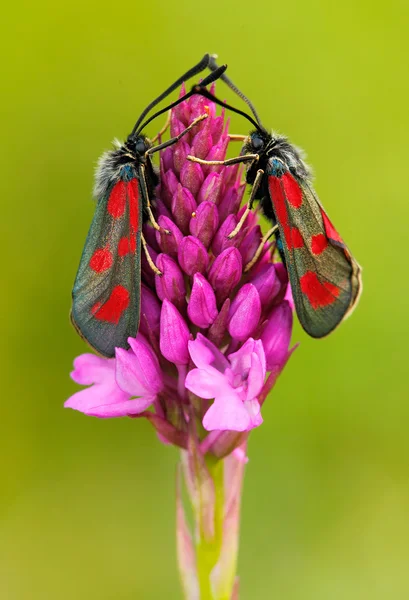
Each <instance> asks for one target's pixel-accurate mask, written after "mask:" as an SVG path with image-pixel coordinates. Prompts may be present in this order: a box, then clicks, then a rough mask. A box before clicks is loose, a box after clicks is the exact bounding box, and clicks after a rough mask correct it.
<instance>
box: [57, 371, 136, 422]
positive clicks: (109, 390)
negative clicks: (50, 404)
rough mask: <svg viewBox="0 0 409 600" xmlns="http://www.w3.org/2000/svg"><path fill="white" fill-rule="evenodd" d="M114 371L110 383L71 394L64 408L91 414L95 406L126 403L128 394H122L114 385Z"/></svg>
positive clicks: (96, 385)
mask: <svg viewBox="0 0 409 600" xmlns="http://www.w3.org/2000/svg"><path fill="white" fill-rule="evenodd" d="M114 376H115V374H114V371H111V381H110V382H106V383H104V384H95V385H92V386H91V387H88V388H86V389H85V390H81V391H79V392H77V393H75V394H73V395H72V396H71V397H70V398H68V400H67V401H66V402H65V403H64V406H65V408H73V409H74V410H79V411H80V412H83V413H85V414H91V412H90V411H92V409H93V408H94V407H95V406H102V405H111V404H116V403H118V402H123V401H127V400H128V399H129V394H127V393H126V392H123V391H122V390H121V389H120V388H119V387H118V386H117V384H116V383H115V378H114Z"/></svg>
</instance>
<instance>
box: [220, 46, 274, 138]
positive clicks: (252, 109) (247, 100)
mask: <svg viewBox="0 0 409 600" xmlns="http://www.w3.org/2000/svg"><path fill="white" fill-rule="evenodd" d="M216 58H217V56H216V54H211V55H210V57H209V65H208V67H209V69H210V70H211V71H216V69H218V66H217V64H216V60H215V59H216ZM221 79H222V80H223V81H224V82H225V83H226V84H227V85H228V86H229V88H230V89H231V90H233V92H235V93H236V94H237V95H238V96H240V98H241V99H242V100H244V102H245V103H246V104H247V106H248V107H249V108H250V110H251V112H252V113H253V115H254V117H255V119H256V121H257V123H258V125H259V127H260V128H261V129H263V130H264V127H263V125H262V123H261V121H260V117H259V116H258V114H257V111H256V109H255V108H254V106H253V103H252V102H251V101H250V100H249V99H248V98H247V96H245V95H244V94H243V92H241V91H240V90H239V88H238V87H236V86H235V85H234V83H233V82H232V81H231V80H230V79H229V78H228V77H227V76H226V75H222V76H221Z"/></svg>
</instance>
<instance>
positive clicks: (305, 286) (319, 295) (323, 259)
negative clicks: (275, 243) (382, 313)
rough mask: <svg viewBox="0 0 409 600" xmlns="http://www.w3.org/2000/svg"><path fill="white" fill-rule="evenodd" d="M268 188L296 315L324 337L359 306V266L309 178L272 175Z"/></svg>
mask: <svg viewBox="0 0 409 600" xmlns="http://www.w3.org/2000/svg"><path fill="white" fill-rule="evenodd" d="M269 191H270V197H271V201H272V204H273V208H274V212H275V215H276V217H277V223H278V227H279V231H280V236H281V239H282V241H283V250H284V256H285V260H286V263H287V269H288V275H289V279H290V283H291V288H292V292H293V297H294V303H295V307H296V311H297V315H298V318H299V320H300V322H301V325H302V326H303V328H304V329H305V331H306V332H307V333H308V334H309V335H311V336H312V337H316V338H320V337H323V336H325V335H327V334H328V333H330V332H331V331H332V330H333V329H335V327H337V325H339V323H341V321H342V320H343V319H344V318H345V317H346V316H347V315H348V314H349V313H350V312H351V311H352V310H353V308H354V307H355V305H356V303H357V301H358V298H359V294H360V291H361V277H360V272H361V270H360V267H359V265H358V263H357V262H356V261H355V259H354V258H353V257H352V255H351V253H350V251H349V250H348V248H347V246H346V245H345V244H344V242H343V240H342V239H341V237H340V236H339V234H338V233H337V231H336V230H335V228H334V227H333V225H332V223H331V222H330V220H329V218H328V216H327V215H326V213H325V211H324V209H323V208H322V206H321V204H320V202H319V200H318V198H317V195H316V193H315V192H314V190H313V189H312V188H311V187H310V186H309V184H308V183H307V182H306V181H304V180H299V179H298V178H296V177H294V176H293V175H292V174H291V173H289V172H286V173H284V175H282V176H281V177H274V176H269Z"/></svg>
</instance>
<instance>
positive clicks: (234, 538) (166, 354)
mask: <svg viewBox="0 0 409 600" xmlns="http://www.w3.org/2000/svg"><path fill="white" fill-rule="evenodd" d="M184 92H185V90H184V89H182V91H181V94H184ZM202 114H207V118H206V119H204V120H203V121H202V122H201V123H199V124H198V125H197V126H196V127H195V128H194V129H193V130H192V132H191V133H189V134H188V135H186V136H184V137H183V138H182V139H181V140H180V141H179V142H178V143H177V144H175V145H173V146H170V147H168V148H167V149H166V150H164V151H163V152H162V154H161V158H160V185H159V186H158V188H157V190H156V201H155V202H156V205H155V211H156V218H157V221H158V224H159V226H160V227H161V230H160V231H156V230H154V229H153V227H151V226H150V224H145V225H144V236H145V239H146V240H147V244H148V251H149V254H150V257H151V258H152V260H153V261H154V263H155V265H156V267H157V268H158V269H159V270H160V272H161V275H158V274H155V273H154V272H153V270H152V269H151V267H150V266H149V264H148V261H147V259H146V257H145V256H144V255H142V257H141V260H142V287H141V316H140V327H139V332H138V334H137V336H136V338H129V340H128V342H129V345H130V348H129V350H125V349H123V348H117V349H116V355H115V358H114V359H104V358H100V357H97V356H94V355H92V354H83V355H82V356H79V357H78V358H76V359H75V361H74V371H73V372H72V373H71V377H72V378H73V380H74V381H75V382H76V383H78V384H80V385H85V386H88V387H87V388H85V389H83V390H81V391H78V392H76V393H75V394H74V395H73V396H72V397H71V398H69V400H67V402H66V403H65V406H66V407H69V408H73V409H75V410H78V411H81V412H83V413H84V414H87V415H90V416H95V417H101V418H106V417H123V416H128V417H133V418H135V417H144V418H148V419H149V421H150V422H151V423H152V425H153V426H154V427H155V429H156V431H157V434H158V437H159V439H160V440H161V441H163V442H165V443H171V444H174V445H177V446H178V447H180V448H181V453H182V457H181V467H180V470H179V478H178V493H177V526H178V558H179V567H180V574H181V578H182V584H183V588H184V592H185V596H186V598H189V599H191V600H193V599H197V598H200V599H201V600H203V599H205V598H213V599H225V598H233V597H234V598H238V580H237V579H236V577H235V566H236V560H237V548H238V529H239V528H238V522H239V510H240V490H241V485H242V479H243V474H244V465H245V463H246V462H247V456H246V448H247V440H248V436H249V432H250V431H251V430H253V429H255V428H257V427H259V426H260V425H261V424H262V423H263V418H262V416H261V410H262V405H263V403H264V401H265V399H266V397H267V395H268V394H269V392H270V391H271V389H272V388H273V386H274V384H275V382H276V380H277V377H278V376H279V374H280V373H281V371H282V369H283V368H284V366H285V364H286V362H287V360H288V358H289V357H290V355H291V352H292V350H291V349H290V338H291V331H292V311H293V306H292V298H291V290H290V289H289V286H288V278H287V273H286V269H285V267H284V265H283V264H282V263H281V262H280V261H279V260H278V259H277V254H276V252H275V247H274V243H266V244H265V246H264V248H263V251H262V253H261V255H260V257H259V259H258V260H257V261H256V263H255V264H254V265H252V266H251V268H250V269H247V270H246V265H247V264H248V263H250V261H251V260H252V258H253V256H254V254H255V252H256V250H257V247H258V246H259V244H260V240H261V237H262V233H261V228H260V224H259V220H258V215H257V214H256V213H254V212H251V213H250V214H249V215H248V216H247V218H246V220H245V222H244V224H243V227H242V228H241V230H240V231H239V232H238V233H237V235H235V236H234V237H233V238H229V237H228V236H229V234H230V233H231V232H232V231H233V230H234V229H235V227H236V226H237V223H238V222H239V220H240V217H241V216H242V214H243V211H244V207H243V208H240V205H241V203H242V200H243V196H244V191H245V183H243V182H242V170H241V169H240V168H239V166H238V165H233V166H227V167H226V166H215V165H213V166H212V165H202V164H198V163H194V162H190V161H189V160H187V158H186V157H187V155H188V154H191V155H194V156H197V157H199V158H202V159H206V160H223V159H224V158H225V155H226V151H227V147H228V145H229V142H230V138H229V136H228V131H227V130H228V122H226V121H225V118H224V113H222V114H221V115H218V116H217V115H216V106H215V105H214V104H213V103H211V102H209V101H208V100H205V99H204V98H203V97H201V96H192V97H191V98H190V99H189V100H188V101H184V102H182V103H180V104H179V105H177V106H176V107H175V108H174V109H173V110H172V114H171V121H170V133H171V135H172V136H174V135H177V134H178V133H179V132H181V131H182V130H184V129H185V128H186V127H187V126H188V125H189V124H190V123H191V122H192V121H193V120H194V119H195V118H196V117H198V116H199V115H202ZM182 481H183V483H184V485H185V487H186V490H187V492H188V497H189V499H190V501H191V504H192V507H193V514H194V519H195V526H196V527H195V531H194V532H193V533H191V532H190V531H189V528H188V525H187V520H186V517H185V512H184V507H183V502H182V494H181V486H182Z"/></svg>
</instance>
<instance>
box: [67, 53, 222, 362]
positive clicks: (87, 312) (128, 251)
mask: <svg viewBox="0 0 409 600" xmlns="http://www.w3.org/2000/svg"><path fill="white" fill-rule="evenodd" d="M209 61H210V56H209V55H208V54H205V56H204V57H203V58H202V60H201V61H200V62H199V63H198V64H197V65H195V66H194V67H192V68H191V69H189V71H187V72H186V73H185V74H184V75H182V77H180V78H179V79H178V80H177V81H175V82H174V83H173V84H172V85H171V86H170V87H169V88H168V89H167V90H165V91H164V92H163V93H162V94H161V95H160V96H158V97H157V98H156V99H155V100H154V101H153V102H151V103H150V104H149V106H147V108H146V109H145V110H144V111H143V112H142V114H141V116H140V117H139V119H138V121H137V122H136V124H135V126H134V128H133V130H132V132H131V134H130V135H129V136H128V139H127V141H126V142H125V143H124V144H121V143H120V142H117V141H116V142H115V143H114V144H115V146H116V147H115V149H114V150H111V151H110V152H106V153H105V154H103V156H102V157H101V159H100V160H99V163H98V168H97V172H96V179H95V187H94V195H95V198H96V200H97V205H96V208H95V214H94V218H93V220H92V223H91V227H90V230H89V233H88V236H87V239H86V242H85V246H84V250H83V253H82V257H81V261H80V265H79V268H78V272H77V276H76V279H75V283H74V288H73V291H72V310H71V320H72V323H73V324H74V326H75V328H76V329H77V331H78V333H79V334H80V335H81V337H83V338H84V339H85V340H86V341H87V342H88V343H89V345H90V346H91V347H92V348H94V349H95V350H96V351H97V352H98V353H99V354H102V355H103V356H107V357H112V356H115V348H116V347H121V348H128V347H129V344H128V338H129V337H135V336H136V334H137V332H138V328H139V319H140V287H141V243H142V244H144V238H143V235H142V224H143V222H144V221H147V220H148V219H149V220H150V221H151V223H152V225H153V226H154V227H155V228H156V229H160V228H159V226H158V225H157V223H156V221H155V217H154V215H153V212H152V210H151V201H152V200H153V199H154V189H155V186H156V185H157V183H158V175H157V173H156V169H155V168H154V166H153V164H152V160H151V155H152V154H153V153H154V152H158V151H159V150H162V149H164V148H166V147H167V146H169V145H171V144H174V143H176V142H177V141H178V140H179V139H180V138H181V137H182V136H183V135H185V134H186V133H187V132H188V131H190V130H191V129H192V127H194V126H195V124H196V123H197V122H199V121H200V120H203V118H206V117H207V115H202V117H199V118H197V119H196V120H195V122H193V123H191V124H190V125H189V127H187V128H186V129H185V130H184V131H182V132H181V133H180V134H179V135H178V136H176V137H174V138H171V139H170V140H167V141H166V142H164V143H163V144H159V145H157V146H153V144H152V142H151V141H150V140H148V138H147V137H145V136H144V135H143V134H142V133H141V131H142V129H143V128H144V127H145V126H146V125H147V124H148V123H150V121H152V120H153V119H154V118H156V117H157V116H159V115H160V114H162V113H163V112H166V111H167V110H168V109H170V108H172V107H173V106H176V105H177V104H179V103H180V102H183V100H185V99H186V98H188V97H189V96H191V95H192V94H193V93H194V92H189V93H188V94H186V95H185V96H184V97H182V98H179V99H178V100H177V101H176V102H173V103H172V104H171V105H170V106H168V107H166V108H164V109H162V110H160V111H158V112H157V113H155V114H154V115H152V116H151V117H149V118H148V119H147V120H146V121H144V119H145V117H146V115H147V114H148V113H149V112H150V111H151V109H152V108H153V107H154V106H155V105H156V104H158V102H160V101H161V100H163V98H165V97H166V96H168V95H169V94H170V93H171V92H172V91H174V90H175V89H177V88H178V87H179V86H180V85H181V84H182V83H183V82H184V81H186V80H187V79H189V78H191V77H193V76H194V75H197V74H198V73H200V72H202V71H203V70H204V69H206V68H207V67H208V66H209ZM225 70H226V65H223V66H222V67H218V68H216V69H213V70H212V72H211V74H210V75H208V76H207V77H206V78H205V79H204V80H203V81H202V85H208V84H210V83H212V82H213V81H215V80H216V79H218V78H219V77H220V75H221V74H222V73H223V72H224V71H225ZM147 260H148V262H150V265H151V267H152V268H153V269H154V270H156V272H157V273H158V274H159V273H160V272H159V271H158V270H157V269H156V267H155V265H154V264H153V263H152V261H151V260H150V257H149V255H148V254H147Z"/></svg>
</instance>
